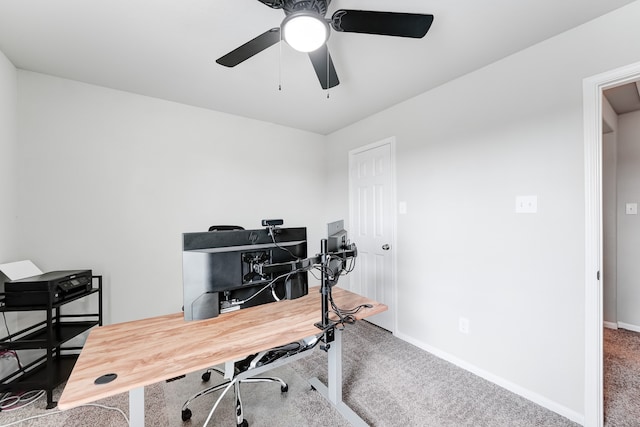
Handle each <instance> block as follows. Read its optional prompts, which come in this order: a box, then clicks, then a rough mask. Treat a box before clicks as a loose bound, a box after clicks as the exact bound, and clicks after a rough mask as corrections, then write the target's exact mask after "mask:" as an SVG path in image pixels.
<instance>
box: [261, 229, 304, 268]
mask: <svg viewBox="0 0 640 427" xmlns="http://www.w3.org/2000/svg"><path fill="white" fill-rule="evenodd" d="M268 230H269V236H271V240H272V241H273V244H274V245H276V248H278V249H280V250H283V251H286V252H289V255H291V256H292V257H294V258H295V259H296V261H300V257H299V256H298V255H295V254H294V253H293V252H291V251H290V250H289V249H287V248H285V247H283V246H280V245H279V244H278V242H276V233H275V230H276V227H275V226H274V225H270V226H269V227H268Z"/></svg>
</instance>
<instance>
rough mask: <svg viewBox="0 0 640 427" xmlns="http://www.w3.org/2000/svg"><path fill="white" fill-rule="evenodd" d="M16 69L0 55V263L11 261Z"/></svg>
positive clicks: (16, 92)
mask: <svg viewBox="0 0 640 427" xmlns="http://www.w3.org/2000/svg"><path fill="white" fill-rule="evenodd" d="M17 79H18V77H17V71H16V68H15V67H14V66H13V64H12V63H11V62H9V60H8V59H7V57H6V56H5V55H4V54H3V53H2V52H0V264H2V263H5V262H13V261H18V260H17V259H15V229H16V211H15V206H16V180H15V170H16V169H15V160H16V158H15V156H16V144H17V133H16V109H17V101H18V80H17Z"/></svg>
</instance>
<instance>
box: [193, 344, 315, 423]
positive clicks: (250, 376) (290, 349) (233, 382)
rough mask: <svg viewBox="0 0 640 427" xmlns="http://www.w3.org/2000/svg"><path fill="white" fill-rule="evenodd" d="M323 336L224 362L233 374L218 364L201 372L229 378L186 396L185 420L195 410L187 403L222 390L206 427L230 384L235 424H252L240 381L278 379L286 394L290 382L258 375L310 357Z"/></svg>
mask: <svg viewBox="0 0 640 427" xmlns="http://www.w3.org/2000/svg"><path fill="white" fill-rule="evenodd" d="M320 336H321V335H318V336H311V337H308V338H306V339H304V340H300V341H297V342H293V343H290V344H287V345H283V346H280V347H276V348H272V349H270V350H267V351H262V352H260V353H257V354H252V355H250V356H248V357H246V358H245V359H242V360H239V361H235V362H227V363H225V368H226V369H225V370H229V369H231V370H232V371H233V372H232V373H231V372H226V373H225V371H223V370H222V369H219V368H215V367H214V368H210V369H208V370H207V372H205V373H204V374H202V380H203V381H208V380H209V378H210V377H211V372H213V371H215V372H217V373H219V374H221V375H223V376H224V377H226V380H225V381H224V382H222V383H220V384H216V385H214V386H212V387H209V388H206V389H204V390H202V391H200V392H198V393H196V394H194V395H193V396H191V397H190V398H189V399H187V401H186V402H185V403H184V405H182V421H187V420H189V419H190V418H191V415H192V413H191V410H190V409H189V408H188V406H189V404H190V403H191V402H193V400H195V399H197V398H198V397H200V396H205V395H207V394H210V393H214V392H216V391H218V390H223V391H222V393H221V394H220V396H219V397H218V400H216V402H215V404H214V405H213V407H212V408H211V411H210V412H209V416H208V417H207V419H206V420H205V422H204V424H203V427H206V426H207V424H208V423H209V421H210V420H211V417H212V416H213V413H214V412H215V410H216V408H217V407H218V404H219V403H220V401H221V400H222V398H223V397H224V395H225V394H226V393H227V392H228V391H229V390H230V389H231V387H233V390H234V394H235V398H236V424H237V426H238V427H248V426H249V423H248V422H247V420H246V419H244V415H243V410H242V398H241V395H240V384H243V383H257V382H275V383H280V391H281V392H282V393H286V392H287V391H289V386H288V385H287V383H285V382H284V381H282V379H280V378H277V377H256V375H258V374H260V373H261V372H264V371H267V370H271V369H275V368H277V367H278V366H281V365H284V364H285V363H289V362H293V361H294V360H298V359H300V358H302V357H305V356H307V353H306V352H307V351H309V350H312V349H313V348H314V347H315V346H316V344H317V343H318V342H319V340H320Z"/></svg>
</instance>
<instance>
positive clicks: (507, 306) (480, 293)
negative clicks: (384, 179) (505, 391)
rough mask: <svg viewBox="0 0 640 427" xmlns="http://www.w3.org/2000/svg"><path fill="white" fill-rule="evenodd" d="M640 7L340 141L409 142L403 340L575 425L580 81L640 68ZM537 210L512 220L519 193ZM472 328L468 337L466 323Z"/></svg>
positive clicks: (579, 409) (338, 189)
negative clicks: (461, 326) (634, 44)
mask: <svg viewBox="0 0 640 427" xmlns="http://www.w3.org/2000/svg"><path fill="white" fill-rule="evenodd" d="M639 18H640V2H635V3H632V4H631V5H629V6H627V7H624V8H622V9H619V10H618V11H616V12H613V13H612V14H609V15H607V16H604V17H601V18H599V19H597V20H595V21H593V22H590V23H588V24H586V25H583V26H581V27H578V28H576V29H574V30H571V31H569V32H566V33H564V34H561V35H559V36H557V37H555V38H552V39H549V40H547V41H545V42H543V43H540V44H538V45H536V46H534V47H532V48H530V49H527V50H525V51H522V52H520V53H517V54H515V55H513V56H511V57H508V58H505V59H504V60H502V61H499V62H497V63H495V64H492V65H490V66H488V67H486V68H483V69H481V70H478V71H476V72H474V73H471V74H469V75H466V76H463V77H461V78H459V79H457V80H455V81H452V82H449V83H447V84H444V85H442V86H441V87H438V88H436V89H434V90H431V91H429V92H426V93H424V94H422V95H420V96H417V97H415V98H414V99H411V100H408V101H406V102H403V103H401V104H399V105H397V106H395V107H393V108H390V109H388V110H386V111H384V112H381V113H379V114H376V115H374V116H371V117H369V118H367V119H365V120H363V121H361V122H359V123H356V124H354V125H352V126H349V127H347V128H345V129H343V130H340V131H338V132H335V133H334V134H332V135H330V136H329V138H328V139H329V149H328V153H327V155H328V158H337V159H341V162H340V163H339V164H336V165H335V167H334V173H337V174H340V175H339V176H336V177H335V178H334V180H333V181H331V186H330V187H329V189H328V190H329V193H332V194H334V195H335V196H336V200H339V201H340V202H341V211H342V213H344V216H347V211H348V192H347V185H344V182H347V180H348V176H347V152H348V150H350V149H353V148H355V147H358V146H362V145H365V144H368V143H371V142H374V141H378V140H380V139H383V138H385V137H388V136H396V138H397V153H396V155H397V186H398V188H397V194H398V200H399V201H406V202H407V210H408V213H407V214H406V215H399V217H398V242H397V243H398V244H397V254H398V331H399V335H400V336H402V337H404V338H406V339H407V340H409V341H411V342H413V343H415V344H417V345H420V346H422V347H423V348H427V349H430V350H432V351H434V352H436V353H437V354H439V355H441V356H443V357H445V358H448V359H449V360H451V361H454V362H455V363H458V364H460V365H462V366H465V367H466V368H468V369H471V370H473V371H474V372H477V373H479V374H481V375H483V376H485V377H486V378H488V379H490V380H492V381H495V382H497V383H499V384H502V385H504V386H506V387H508V388H510V389H511V390H514V391H516V392H518V393H520V394H522V395H524V396H525V397H528V398H530V399H532V400H534V401H537V402H539V403H541V404H543V405H545V406H547V407H549V408H551V409H554V410H556V411H558V412H560V413H562V414H564V415H565V416H568V417H570V418H572V419H574V420H576V421H579V422H581V421H583V417H584V409H585V408H584V395H585V390H584V372H585V364H584V357H585V356H584V355H585V340H584V333H585V324H584V319H585V312H584V310H585V295H584V268H585V263H584V257H585V246H584V241H585V235H584V233H585V231H584V229H585V219H584V216H585V204H584V203H585V198H584V194H585V183H584V149H583V124H582V102H583V100H582V80H583V79H584V78H585V77H588V76H591V75H595V74H598V73H601V72H603V71H606V70H609V69H613V68H616V67H620V66H622V65H625V64H628V63H633V62H636V61H638V60H640V51H638V50H634V49H628V47H627V46H628V41H629V40H635V39H638V38H640V26H638V25H637V22H638V19H639ZM531 194H535V195H537V196H538V213H537V214H515V213H514V206H515V197H516V196H517V195H531ZM461 316H464V317H466V318H468V319H469V320H470V334H468V335H463V334H460V333H459V332H458V319H459V317H461Z"/></svg>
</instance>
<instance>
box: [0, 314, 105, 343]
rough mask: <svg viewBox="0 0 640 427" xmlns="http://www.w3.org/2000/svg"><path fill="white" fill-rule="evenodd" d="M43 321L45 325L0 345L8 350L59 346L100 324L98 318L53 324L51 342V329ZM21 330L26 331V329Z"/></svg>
mask: <svg viewBox="0 0 640 427" xmlns="http://www.w3.org/2000/svg"><path fill="white" fill-rule="evenodd" d="M42 323H44V325H42V326H41V327H40V328H39V329H37V330H35V331H34V332H31V333H29V334H27V335H24V336H21V337H19V338H16V339H13V340H12V341H4V342H2V343H1V344H0V347H2V348H6V349H7V350H27V349H42V348H48V347H49V346H50V345H52V346H53V347H59V346H61V345H62V344H64V343H65V342H67V341H69V340H70V339H72V338H75V337H77V336H78V335H80V334H82V333H83V332H86V331H88V330H89V329H91V328H93V327H94V326H97V325H98V321H97V320H94V321H83V322H60V323H55V324H53V325H52V327H53V335H54V341H53V342H52V343H49V336H48V332H49V331H48V330H47V325H46V322H42ZM20 332H24V330H23V331H20ZM20 332H18V334H17V335H19V334H20Z"/></svg>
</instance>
